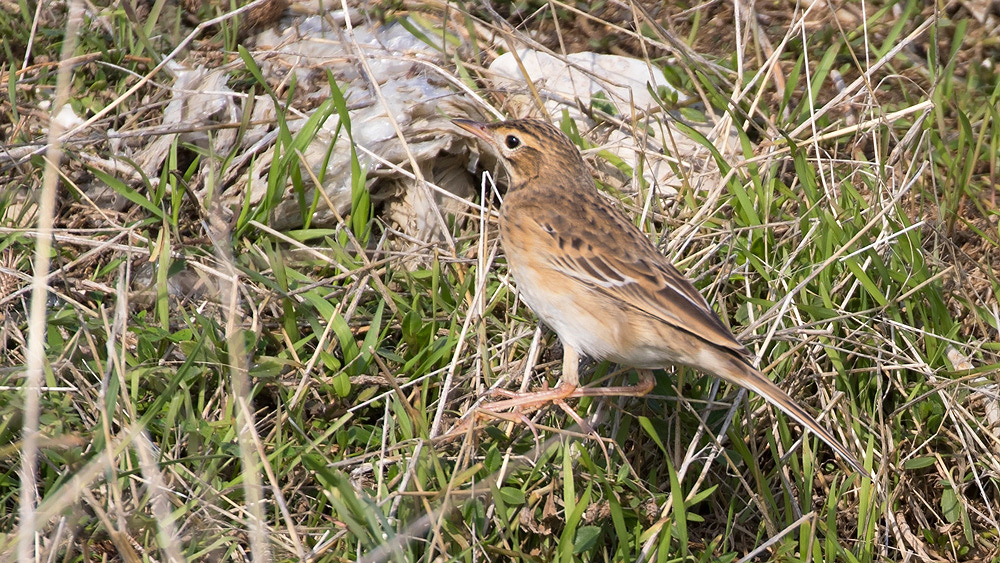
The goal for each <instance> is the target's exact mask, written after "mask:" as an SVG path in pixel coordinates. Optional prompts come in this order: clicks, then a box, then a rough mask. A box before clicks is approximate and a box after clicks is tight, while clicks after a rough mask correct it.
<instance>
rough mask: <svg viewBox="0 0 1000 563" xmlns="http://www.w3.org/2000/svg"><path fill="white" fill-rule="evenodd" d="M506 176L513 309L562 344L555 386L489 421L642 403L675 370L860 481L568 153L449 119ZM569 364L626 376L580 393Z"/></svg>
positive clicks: (502, 126)
mask: <svg viewBox="0 0 1000 563" xmlns="http://www.w3.org/2000/svg"><path fill="white" fill-rule="evenodd" d="M452 121H453V123H454V124H455V125H457V126H458V127H460V128H461V129H463V130H465V131H467V132H469V133H471V134H472V135H474V136H475V137H476V138H478V139H480V140H482V142H483V143H485V145H486V147H487V149H488V150H489V151H491V152H492V153H493V154H494V155H495V156H496V157H497V159H498V161H499V162H500V163H501V164H502V165H503V167H504V168H505V169H506V172H507V176H508V187H507V192H506V195H505V196H504V198H503V201H502V203H501V205H500V212H499V215H500V219H499V226H500V244H501V247H502V248H503V251H504V254H505V256H506V260H507V267H508V270H509V272H510V274H511V275H512V276H513V278H514V282H515V284H516V287H517V290H518V292H519V293H520V296H521V299H522V300H523V301H524V302H525V303H526V304H527V305H528V306H529V307H530V308H531V310H532V311H533V312H534V313H535V314H536V315H537V316H538V317H539V319H540V320H541V321H542V322H543V323H544V324H545V325H547V326H548V327H549V328H551V329H552V330H553V331H554V332H555V333H556V334H557V335H558V337H559V340H560V341H561V342H562V345H563V368H562V377H561V379H560V382H559V384H558V385H557V386H556V387H554V388H552V389H548V390H544V391H535V392H530V393H520V394H511V396H512V398H510V399H508V400H504V401H497V402H495V403H493V405H492V406H493V407H494V409H493V410H498V409H499V408H514V407H518V406H521V405H529V404H530V405H534V404H544V403H546V402H559V401H561V400H563V399H567V398H571V397H582V396H608V395H631V396H642V395H645V394H647V393H648V392H650V391H651V390H652V389H653V387H654V385H655V379H654V375H653V372H652V370H654V369H664V368H667V367H669V366H671V365H675V366H676V365H682V366H688V367H691V368H694V369H696V370H698V371H701V372H704V373H707V374H710V375H713V376H715V377H718V378H721V379H723V380H725V381H728V382H730V383H733V384H736V385H738V386H740V387H743V388H746V389H749V390H751V391H753V392H755V393H757V394H758V395H761V396H762V397H764V398H765V399H766V400H767V401H768V402H770V403H771V404H772V405H774V406H776V407H777V408H778V409H780V410H782V411H784V412H785V413H786V414H787V415H789V416H790V417H792V418H793V419H795V420H796V421H798V422H799V423H800V424H801V425H803V426H804V427H806V428H808V429H809V430H810V431H812V432H813V433H814V434H815V435H816V436H818V437H819V438H820V439H821V440H822V441H823V442H825V443H826V444H827V445H829V446H830V448H832V449H833V451H835V452H836V453H837V454H838V455H840V456H841V457H842V458H843V459H844V460H845V461H846V462H847V463H848V464H850V465H851V466H852V467H853V468H854V469H855V470H857V471H858V472H859V473H860V474H862V475H864V476H866V477H870V475H869V474H868V472H867V471H866V469H865V467H864V465H863V464H862V463H861V462H860V461H859V460H858V458H857V457H855V456H854V454H853V453H852V452H851V451H850V450H849V449H848V448H847V447H845V446H844V445H842V444H841V443H840V442H839V441H838V440H837V439H836V438H835V437H834V435H833V434H832V433H831V432H830V431H828V430H827V429H826V428H825V427H823V426H822V425H820V423H819V422H818V421H817V420H816V419H815V418H814V417H813V416H812V415H811V414H809V412H808V411H806V410H805V409H804V408H803V407H802V406H800V405H799V404H798V403H797V402H796V401H795V400H794V399H792V397H790V396H789V395H788V394H787V393H785V391H783V390H782V389H781V388H780V387H779V386H778V385H776V384H775V383H774V382H772V381H771V380H770V379H768V378H767V377H766V376H765V375H763V374H762V373H761V372H760V371H759V370H758V369H757V368H755V367H754V366H753V365H752V364H751V363H750V353H749V351H748V350H747V349H746V348H745V347H744V346H743V345H742V344H740V343H739V341H737V339H736V337H735V336H734V335H733V333H732V332H731V331H730V330H729V329H728V328H727V327H726V326H725V325H724V324H723V322H722V320H721V319H720V318H719V316H718V315H717V314H716V313H715V311H714V309H712V307H711V306H710V305H709V304H708V302H707V301H706V300H705V298H704V297H703V296H702V295H701V293H700V292H699V291H698V290H697V289H696V288H695V287H694V285H692V284H691V282H690V281H688V279H687V278H686V277H685V276H684V275H683V274H681V272H680V271H678V270H677V268H676V267H675V266H674V265H673V264H671V262H670V261H669V260H668V259H667V258H666V257H665V256H664V255H663V254H661V253H660V251H659V250H658V249H657V248H656V246H654V245H653V243H652V242H651V241H650V240H649V238H647V237H646V235H645V234H643V232H642V231H640V230H639V228H638V227H636V226H635V224H633V223H632V221H630V220H629V219H628V218H627V217H626V216H625V214H624V213H622V212H621V211H619V210H618V208H616V207H615V206H614V205H612V204H611V203H610V202H609V201H608V200H607V199H605V198H604V197H603V196H602V195H601V194H600V192H599V191H598V189H597V185H596V183H595V182H594V178H593V176H592V175H591V173H590V170H589V169H588V168H587V165H586V163H585V162H584V160H583V156H582V155H581V154H580V151H579V150H578V149H577V147H576V146H575V145H574V144H573V142H572V141H571V140H570V139H569V137H567V136H566V135H565V134H564V133H563V132H562V131H561V130H560V129H559V128H557V127H555V126H554V125H552V124H550V123H548V122H547V121H544V120H539V119H517V120H509V121H496V122H489V123H486V122H478V121H473V120H468V119H453V120H452ZM581 355H586V356H589V357H590V358H593V359H596V360H608V361H610V362H613V363H616V364H619V365H622V366H627V367H632V368H636V369H637V370H638V371H639V374H640V380H639V382H638V383H637V384H636V385H631V386H621V387H581V386H580V380H579V362H580V359H581Z"/></svg>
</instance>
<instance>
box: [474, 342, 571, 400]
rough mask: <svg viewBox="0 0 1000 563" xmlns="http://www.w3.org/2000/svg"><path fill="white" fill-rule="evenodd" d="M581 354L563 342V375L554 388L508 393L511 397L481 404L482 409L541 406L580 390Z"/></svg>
mask: <svg viewBox="0 0 1000 563" xmlns="http://www.w3.org/2000/svg"><path fill="white" fill-rule="evenodd" d="M579 369H580V354H579V353H577V351H576V350H574V349H573V348H571V347H569V346H566V345H565V344H563V375H562V379H561V380H560V381H559V385H556V386H555V387H553V388H552V389H547V390H545V391H533V392H530V393H506V395H507V396H508V397H510V398H509V399H505V400H503V401H495V402H493V403H486V404H484V405H481V406H480V407H479V408H480V410H484V411H488V412H498V411H502V410H507V409H513V408H523V407H534V408H537V407H540V406H542V405H545V404H547V403H554V402H558V401H562V400H563V399H566V398H568V397H573V396H576V397H579V396H582V395H573V393H575V392H577V391H579V390H580V387H579V386H580V372H579Z"/></svg>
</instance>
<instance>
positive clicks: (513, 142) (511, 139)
mask: <svg viewBox="0 0 1000 563" xmlns="http://www.w3.org/2000/svg"><path fill="white" fill-rule="evenodd" d="M503 142H504V144H505V145H507V148H508V149H511V150H513V149H516V148H517V147H519V146H521V139H518V138H517V137H516V136H515V135H507V137H506V138H504V140H503Z"/></svg>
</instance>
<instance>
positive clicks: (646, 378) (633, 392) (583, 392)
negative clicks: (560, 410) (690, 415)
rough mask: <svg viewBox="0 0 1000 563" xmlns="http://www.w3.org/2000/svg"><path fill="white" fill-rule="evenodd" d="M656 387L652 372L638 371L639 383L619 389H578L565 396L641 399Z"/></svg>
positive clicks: (647, 370)
mask: <svg viewBox="0 0 1000 563" xmlns="http://www.w3.org/2000/svg"><path fill="white" fill-rule="evenodd" d="M653 387H656V378H655V377H654V376H653V370H651V369H641V370H639V382H638V383H636V384H635V385H622V386H619V387H578V388H577V389H575V390H574V391H573V392H572V393H570V394H569V395H567V396H566V398H567V399H569V398H572V397H642V396H643V395H646V394H647V393H649V392H650V391H652V390H653Z"/></svg>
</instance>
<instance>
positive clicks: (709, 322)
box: [545, 224, 746, 355]
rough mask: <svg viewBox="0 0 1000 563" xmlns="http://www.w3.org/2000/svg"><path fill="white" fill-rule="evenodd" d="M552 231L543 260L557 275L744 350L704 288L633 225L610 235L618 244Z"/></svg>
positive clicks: (710, 340)
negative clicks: (578, 240)
mask: <svg viewBox="0 0 1000 563" xmlns="http://www.w3.org/2000/svg"><path fill="white" fill-rule="evenodd" d="M615 227H618V228H620V227H622V226H621V225H615ZM548 234H549V236H551V237H553V240H552V245H551V246H548V245H546V246H548V248H551V249H552V250H553V252H551V253H550V255H549V257H548V259H547V260H545V262H547V263H548V264H549V265H550V267H552V268H553V269H554V270H556V271H557V272H558V273H559V274H562V275H564V276H566V277H569V278H572V279H574V280H576V281H578V282H580V283H581V284H584V285H585V286H587V287H589V288H590V289H591V290H593V291H596V292H600V293H602V294H604V295H605V296H607V297H608V298H610V299H611V300H612V301H614V302H620V303H622V304H623V305H625V306H628V307H632V308H634V309H636V310H639V311H642V312H644V313H645V314H647V315H649V316H650V317H652V318H654V319H656V320H658V321H660V322H663V323H666V324H668V325H670V326H672V327H674V328H677V329H680V330H683V331H685V332H688V333H691V334H693V335H695V336H697V337H698V338H700V339H702V340H704V341H706V342H708V343H710V344H713V345H715V346H719V347H721V348H728V349H731V350H733V351H734V352H736V353H737V354H740V355H742V354H745V353H746V350H745V348H744V347H743V345H741V344H740V343H739V342H737V341H736V339H735V338H734V337H733V335H732V333H731V332H730V331H729V329H728V328H726V326H725V325H723V324H722V321H720V320H719V317H718V315H716V314H715V311H713V310H712V308H711V306H710V305H709V304H708V302H706V301H705V298H704V297H702V295H701V293H699V292H698V290H697V289H696V288H695V287H694V286H693V285H691V282H689V281H688V280H687V278H685V277H684V275H683V274H681V273H680V272H679V271H678V270H677V268H675V267H674V266H673V265H672V264H671V263H670V262H669V261H668V260H667V258H666V257H664V256H663V255H662V254H660V253H659V251H658V250H656V247H655V246H653V244H652V243H651V242H649V239H647V238H646V237H645V235H643V234H642V233H641V232H640V231H639V230H638V229H636V228H635V227H634V226H632V225H631V224H629V225H628V226H627V227H624V230H620V231H618V232H616V233H614V234H613V235H611V237H610V238H612V239H615V238H618V239H619V242H621V244H618V245H616V244H613V243H612V244H610V245H607V246H604V245H602V246H598V245H594V246H590V245H574V244H572V239H573V238H575V237H569V238H570V240H560V238H566V237H567V235H566V234H565V233H560V232H558V231H556V232H551V231H549V232H548ZM621 239H627V240H621ZM628 239H631V240H628ZM616 247H617V248H616ZM557 249H558V250H557ZM626 249H627V250H626Z"/></svg>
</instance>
